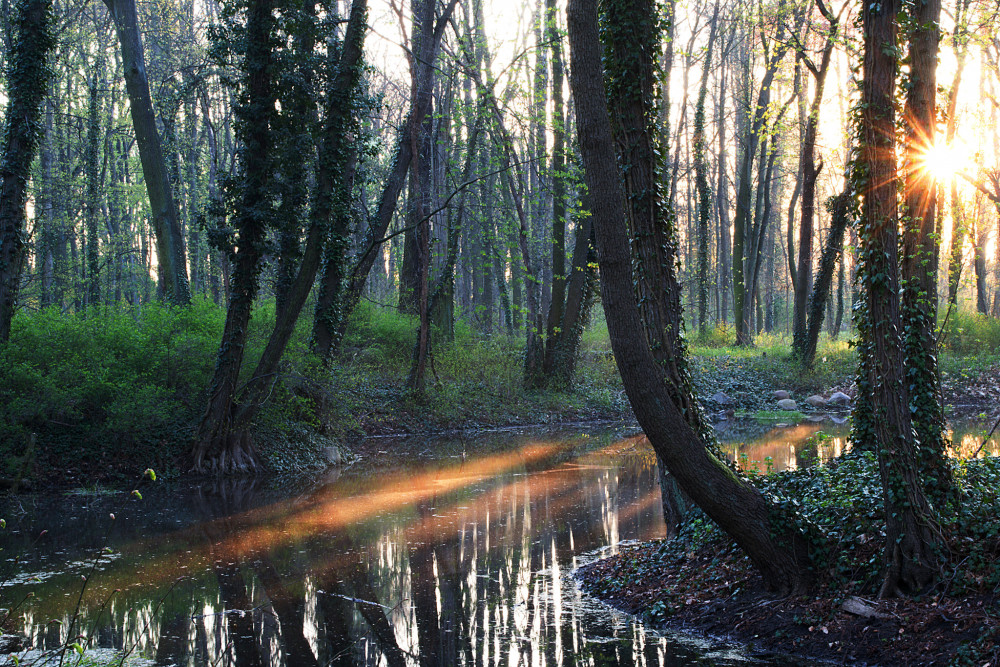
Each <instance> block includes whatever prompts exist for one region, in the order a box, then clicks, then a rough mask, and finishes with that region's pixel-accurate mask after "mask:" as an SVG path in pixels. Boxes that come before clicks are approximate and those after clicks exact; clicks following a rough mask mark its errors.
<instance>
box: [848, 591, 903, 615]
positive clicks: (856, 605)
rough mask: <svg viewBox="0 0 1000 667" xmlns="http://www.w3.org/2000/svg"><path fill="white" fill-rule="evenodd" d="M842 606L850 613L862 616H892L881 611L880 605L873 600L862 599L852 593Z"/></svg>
mask: <svg viewBox="0 0 1000 667" xmlns="http://www.w3.org/2000/svg"><path fill="white" fill-rule="evenodd" d="M840 608H841V609H843V610H844V611H846V612H847V613H848V614H854V615H855V616H861V617H862V618H891V616H890V615H889V614H887V613H885V612H883V611H879V610H878V607H877V606H875V605H874V604H872V603H871V602H868V601H867V600H862V599H861V598H859V597H857V596H855V595H852V596H851V597H849V598H847V599H846V600H844V604H842V605H841V606H840Z"/></svg>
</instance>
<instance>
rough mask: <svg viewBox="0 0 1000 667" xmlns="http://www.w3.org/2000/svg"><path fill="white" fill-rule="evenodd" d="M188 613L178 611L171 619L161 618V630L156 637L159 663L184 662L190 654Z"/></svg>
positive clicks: (172, 663) (157, 661)
mask: <svg viewBox="0 0 1000 667" xmlns="http://www.w3.org/2000/svg"><path fill="white" fill-rule="evenodd" d="M189 620H190V617H189V615H188V614H187V613H177V614H173V615H171V616H170V617H169V619H161V621H160V631H159V634H158V635H157V637H156V659H155V662H156V664H157V665H163V666H164V667H166V666H167V665H176V664H179V663H180V664H183V663H184V659H185V658H186V657H187V655H188V622H189Z"/></svg>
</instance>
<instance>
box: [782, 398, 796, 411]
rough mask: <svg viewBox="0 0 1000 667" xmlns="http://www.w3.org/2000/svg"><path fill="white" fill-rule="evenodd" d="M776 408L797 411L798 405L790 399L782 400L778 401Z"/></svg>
mask: <svg viewBox="0 0 1000 667" xmlns="http://www.w3.org/2000/svg"><path fill="white" fill-rule="evenodd" d="M778 407H779V408H781V409H782V410H798V409H799V404H798V403H796V402H795V401H793V400H792V399H790V398H783V399H781V400H780V401H778Z"/></svg>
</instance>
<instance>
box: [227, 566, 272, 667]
mask: <svg viewBox="0 0 1000 667" xmlns="http://www.w3.org/2000/svg"><path fill="white" fill-rule="evenodd" d="M215 578H216V580H217V581H218V582H219V596H220V597H221V598H222V604H223V606H224V607H225V608H226V611H236V610H240V611H243V612H246V613H235V614H226V615H225V618H226V629H227V631H228V636H229V642H230V644H231V645H232V647H233V651H234V652H235V654H236V664H237V665H239V666H240V667H244V666H245V667H258V666H259V667H264V665H265V661H264V660H263V658H262V656H261V650H260V646H259V645H258V644H257V632H256V628H255V627H254V616H256V615H257V613H259V612H251V611H250V610H251V609H252V608H253V603H252V602H251V600H250V597H249V596H248V595H247V586H246V582H245V581H244V580H243V573H242V572H241V571H240V566H239V565H238V564H237V562H229V563H226V564H220V563H216V564H215Z"/></svg>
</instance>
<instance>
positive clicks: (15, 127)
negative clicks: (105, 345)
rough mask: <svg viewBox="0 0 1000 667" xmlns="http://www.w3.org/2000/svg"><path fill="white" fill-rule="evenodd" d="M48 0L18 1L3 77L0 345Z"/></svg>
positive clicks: (7, 317) (48, 45) (21, 220)
mask: <svg viewBox="0 0 1000 667" xmlns="http://www.w3.org/2000/svg"><path fill="white" fill-rule="evenodd" d="M54 45H55V39H54V37H53V35H52V2H51V0H20V1H19V2H18V3H17V6H16V18H15V36H14V42H13V48H12V49H11V54H10V61H9V62H8V64H7V67H6V70H7V71H6V74H7V90H6V94H7V109H6V111H5V114H4V123H3V136H2V137H0V343H6V342H7V341H8V340H9V339H10V325H11V320H12V319H13V318H14V310H15V309H16V307H17V295H18V290H19V288H20V285H21V270H22V268H23V266H24V255H25V234H26V230H25V210H24V209H25V202H26V201H27V188H28V178H29V177H30V176H31V163H32V162H33V161H34V159H35V153H36V152H37V150H38V138H39V134H40V131H41V118H42V100H43V99H44V97H45V92H46V90H47V89H48V81H49V69H48V65H47V61H48V58H49V53H50V52H51V51H52V48H53V46H54Z"/></svg>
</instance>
